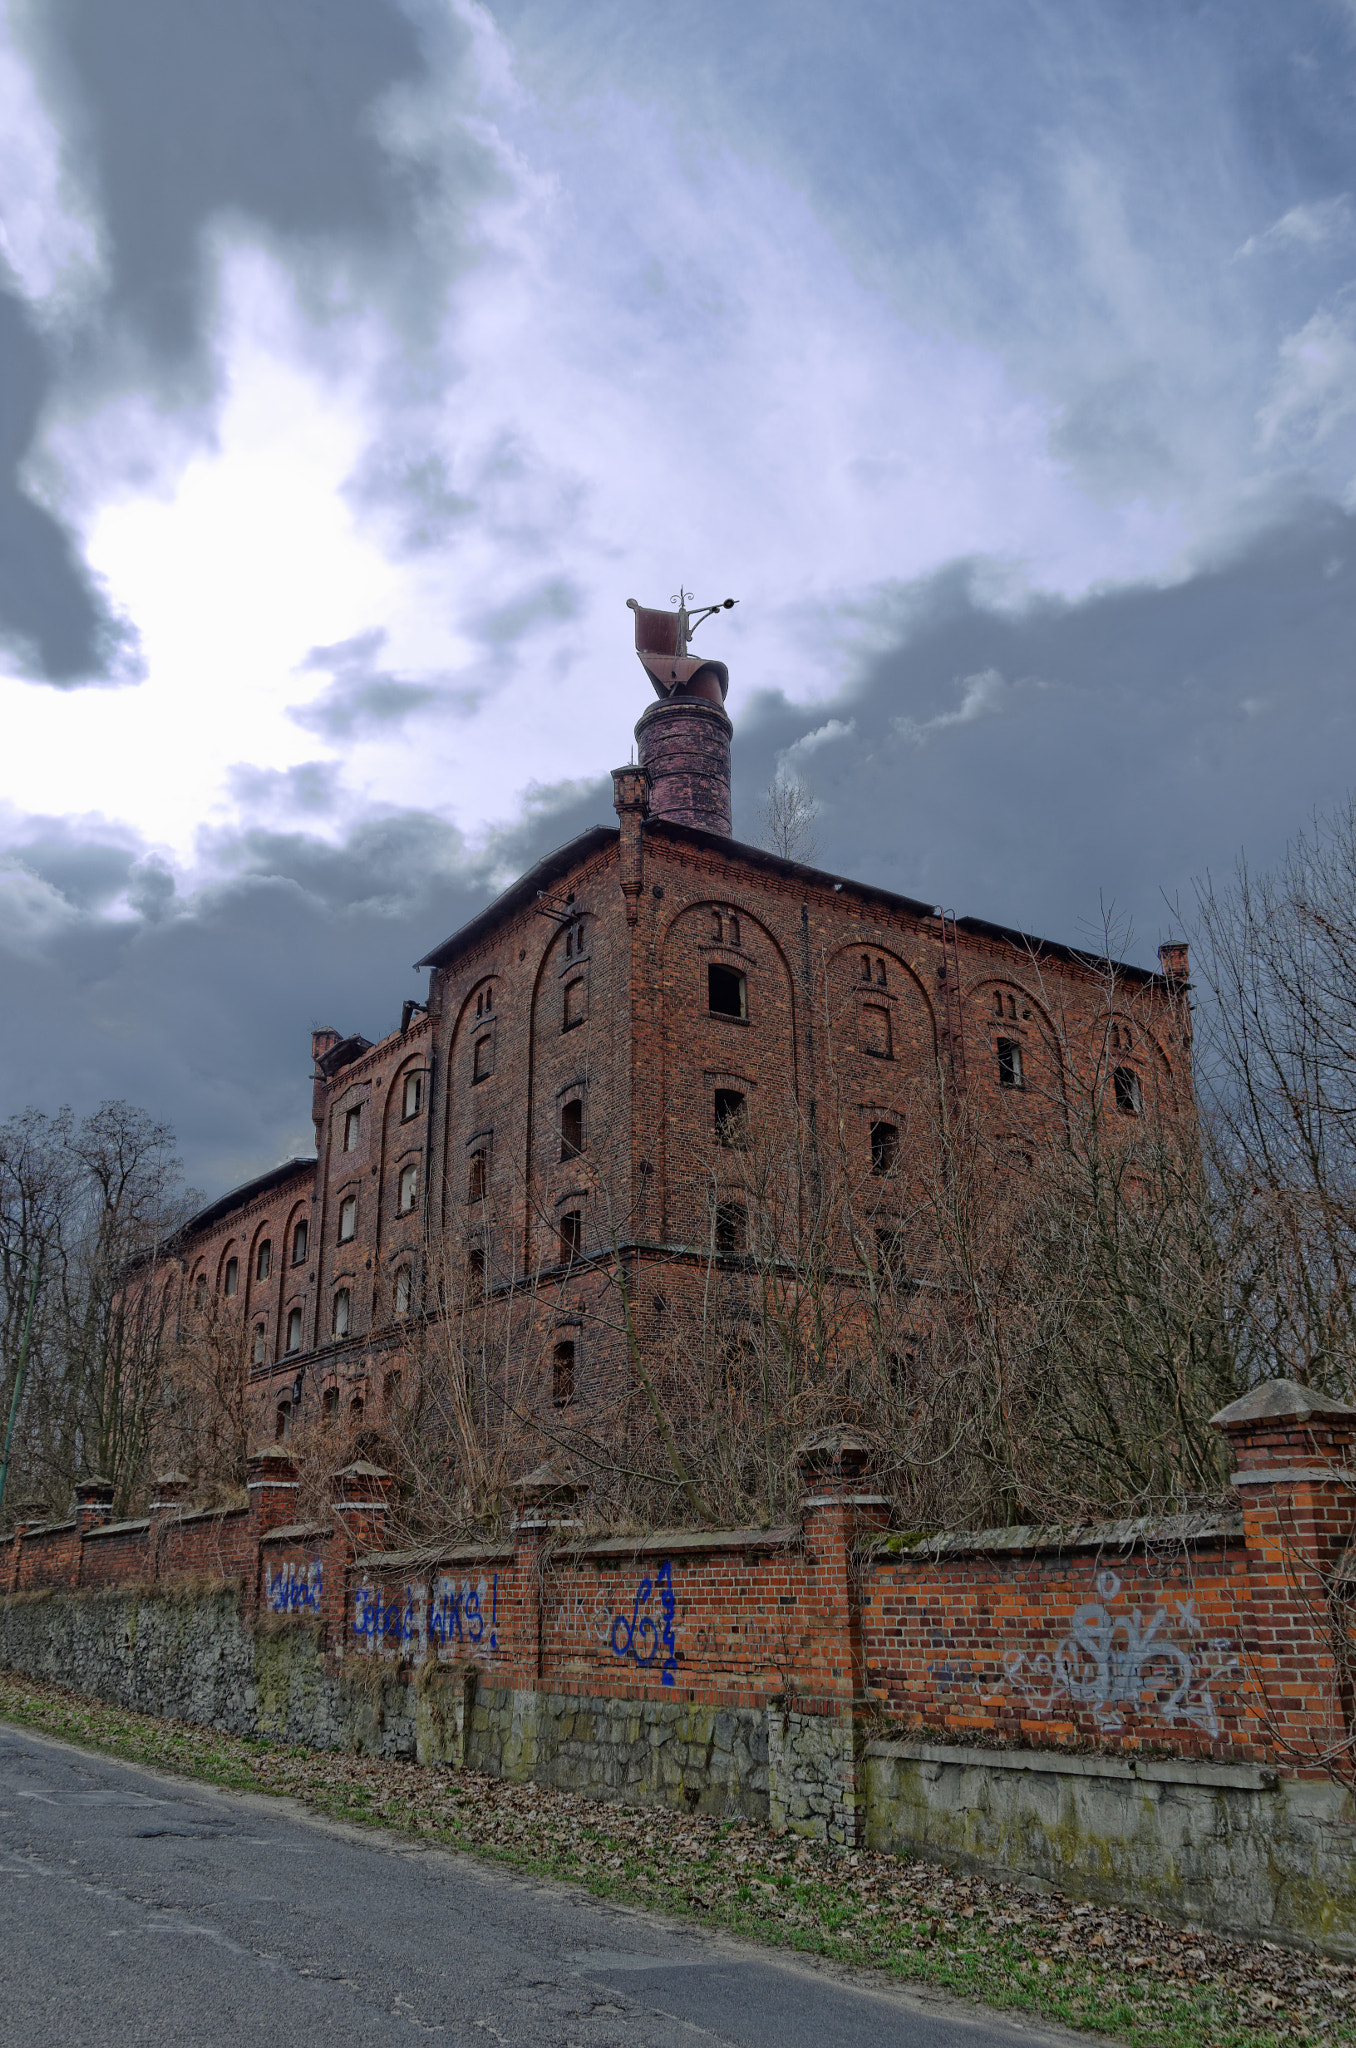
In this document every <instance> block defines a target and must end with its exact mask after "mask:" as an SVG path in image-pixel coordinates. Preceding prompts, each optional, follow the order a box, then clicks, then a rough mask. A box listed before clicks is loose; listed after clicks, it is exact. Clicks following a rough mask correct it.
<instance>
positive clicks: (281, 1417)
mask: <svg viewBox="0 0 1356 2048" xmlns="http://www.w3.org/2000/svg"><path fill="white" fill-rule="evenodd" d="M291 1434H292V1403H291V1402H290V1401H279V1403H278V1415H277V1420H276V1421H275V1423H274V1425H273V1441H274V1443H275V1444H281V1443H286V1441H287V1439H288V1437H289V1436H291Z"/></svg>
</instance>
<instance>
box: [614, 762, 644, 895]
mask: <svg viewBox="0 0 1356 2048" xmlns="http://www.w3.org/2000/svg"><path fill="white" fill-rule="evenodd" d="M612 801H613V804H614V805H615V806H616V811H617V816H618V818H619V819H620V820H621V885H622V895H623V896H624V897H625V899H626V922H627V923H628V924H634V923H635V921H636V919H637V917H638V916H639V915H640V895H641V890H642V889H643V888H644V886H645V848H644V838H643V834H642V831H641V827H642V825H643V824H644V822H645V815H646V813H647V811H648V810H649V808H650V776H649V771H648V769H645V768H638V767H634V766H633V767H630V768H614V769H613V770H612Z"/></svg>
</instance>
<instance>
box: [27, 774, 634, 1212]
mask: <svg viewBox="0 0 1356 2048" xmlns="http://www.w3.org/2000/svg"><path fill="white" fill-rule="evenodd" d="M610 816H611V790H610V787H609V786H606V785H604V784H602V783H600V784H598V785H596V786H593V787H591V788H589V789H587V790H582V791H581V790H570V791H567V792H565V793H564V795H563V797H561V796H552V795H551V794H549V793H539V795H538V797H537V800H536V802H535V803H533V804H530V805H529V807H528V817H527V819H526V821H525V822H524V823H523V824H522V825H521V826H519V827H517V828H516V829H515V830H513V831H510V832H507V833H505V834H502V835H500V836H499V837H497V838H496V839H494V840H493V841H492V842H491V843H490V845H489V846H488V847H486V848H484V849H483V850H482V851H480V852H479V853H478V854H476V855H475V856H474V857H473V856H471V855H470V854H468V852H467V849H466V847H465V846H464V844H463V842H462V840H461V838H460V836H459V834H458V833H457V832H456V831H455V830H454V829H453V828H451V827H450V826H448V825H447V824H445V823H444V822H443V821H442V820H441V819H438V818H436V817H433V816H431V815H429V814H427V813H421V812H412V811H407V812H400V813H395V814H392V815H391V816H389V817H385V818H377V819H371V820H368V821H367V822H365V823H364V824H362V825H361V826H359V827H358V828H356V829H355V830H354V831H353V832H352V833H351V834H350V835H349V836H348V837H347V838H346V839H345V840H343V841H342V842H341V843H339V844H338V845H329V844H326V843H324V842H322V841H321V840H319V839H316V838H314V837H312V836H310V835H308V834H306V833H304V832H297V831H290V832H268V831H265V830H253V831H246V832H242V833H239V834H236V835H234V836H233V837H231V838H230V839H227V838H226V837H225V836H223V837H222V839H221V840H220V841H219V842H218V843H216V844H215V846H214V853H215V855H216V857H217V859H218V861H219V862H220V863H221V865H222V866H224V867H227V868H229V869H231V870H233V872H232V875H231V879H229V880H227V881H225V882H221V883H218V884H216V885H215V886H213V887H211V888H208V889H204V890H202V891H201V892H199V893H198V894H197V895H195V896H191V897H188V898H186V899H185V898H183V897H179V896H176V894H175V890H174V879H173V876H172V875H170V874H169V872H168V870H167V869H165V868H164V867H163V865H162V864H161V863H159V862H158V861H157V860H156V858H155V857H154V855H151V856H149V857H147V858H143V859H141V860H136V859H135V854H134V851H132V852H129V851H128V850H127V849H125V848H122V847H117V846H112V845H109V844H107V843H101V842H100V841H99V840H98V839H97V837H96V836H95V831H94V829H91V834H90V839H89V843H88V845H87V847H86V849H85V855H86V857H85V859H84V861H83V862H82V861H80V860H79V859H78V858H76V851H77V850H76V849H74V848H72V847H66V846H63V845H62V844H61V843H59V842H54V840H53V837H52V835H51V833H50V831H45V830H44V828H43V827H42V826H41V824H40V823H39V824H38V826H37V828H36V829H33V828H30V830H31V843H23V844H20V846H19V847H18V849H17V852H18V857H19V859H20V860H21V861H22V862H23V863H24V866H25V868H26V870H28V871H29V872H31V873H32V874H33V875H42V876H44V877H46V878H47V879H48V880H49V881H50V883H51V885H52V886H51V888H50V889H49V890H48V891H47V892H46V893H45V894H44V895H43V896H42V898H41V900H39V901H37V902H35V903H29V904H27V905H25V906H23V908H24V910H25V913H26V914H25V915H23V916H21V917H19V918H15V919H12V920H11V921H10V922H9V923H8V924H5V923H0V1042H3V1043H4V1045H5V1048H6V1058H5V1063H4V1075H3V1082H2V1083H0V1090H2V1092H0V1116H3V1115H7V1114H9V1113H10V1112H11V1111H12V1110H14V1109H18V1108H21V1107H23V1105H24V1104H25V1103H28V1102H34V1103H38V1104H40V1105H41V1106H42V1107H44V1108H48V1109H50V1108H54V1107H55V1106H56V1105H57V1104H58V1103H60V1102H71V1103H73V1104H74V1105H75V1106H76V1107H77V1109H79V1110H81V1111H83V1110H85V1109H89V1108H93V1107H96V1106H97V1104H98V1103H99V1101H100V1100H101V1099H103V1098H105V1097H109V1096H123V1097H126V1098H128V1099H129V1100H131V1101H134V1102H138V1103H142V1104H144V1105H145V1106H147V1107H148V1108H150V1109H152V1110H153V1111H154V1113H155V1114H156V1116H158V1117H163V1118H165V1119H166V1120H167V1121H168V1122H170V1123H171V1124H172V1125H173V1126H174V1128H175V1129H176V1131H177V1133H178V1137H179V1142H180V1147H181V1150H182V1152H183V1155H184V1158H185V1161H186V1163H187V1166H188V1170H189V1174H190V1177H191V1178H192V1179H193V1180H194V1181H195V1182H197V1183H199V1184H200V1185H202V1186H204V1187H205V1188H206V1189H207V1190H208V1191H209V1193H216V1192H218V1191H219V1190H221V1189H222V1188H225V1187H229V1186H232V1185H234V1184H235V1183H236V1182H238V1181H240V1180H242V1179H244V1178H246V1177H247V1176H248V1175H250V1174H252V1173H255V1172H258V1171H261V1170H262V1169H263V1168H265V1167H267V1166H269V1165H271V1164H273V1163H274V1162H275V1161H276V1160H277V1159H279V1158H280V1157H284V1156H287V1155H288V1154H290V1153H292V1152H294V1151H299V1152H306V1151H308V1150H309V1149H310V1145H311V1128H310V1080H309V1074H310V1033H311V1031H312V1029H313V1028H314V1027H315V1026H316V1025H319V1024H334V1025H335V1026H337V1028H338V1029H340V1030H341V1031H344V1032H348V1031H361V1032H362V1033H364V1034H365V1035H366V1036H367V1037H368V1038H371V1039H377V1038H380V1037H382V1036H384V1035H385V1034H386V1033H387V1032H389V1031H391V1030H393V1029H394V1028H395V1026H396V1024H397V1023H398V1022H399V1018H400V1005H401V1002H402V1001H403V999H404V998H405V997H406V996H419V995H422V994H424V993H425V977H424V975H423V974H421V973H417V972H416V971H415V970H414V969H413V968H412V966H411V962H412V961H414V960H416V959H418V957H419V956H420V955H421V954H422V953H424V952H426V951H427V950H428V949H429V947H430V946H432V945H435V944H437V942H438V941H439V940H440V939H443V938H445V937H446V936H447V935H448V933H449V932H452V931H454V930H455V929H456V928H457V927H458V926H459V925H461V924H463V923H464V922H465V921H466V919H467V918H468V917H470V916H472V915H473V914H474V913H475V912H476V911H477V910H479V909H481V908H482V907H483V905H484V904H485V903H486V902H487V901H488V900H489V899H490V897H491V896H493V895H494V894H495V893H496V892H497V890H498V889H499V888H500V887H501V886H502V883H503V880H504V878H505V877H506V876H507V875H510V874H514V873H517V872H518V871H520V870H521V869H522V868H525V867H528V866H530V865H531V863H532V862H533V861H534V860H536V859H537V858H538V857H539V856H540V855H541V854H542V853H544V852H546V851H548V850H549V849H550V848H551V847H553V846H556V845H559V844H560V843H561V842H562V841H564V840H566V839H569V838H571V837H572V836H573V835H574V834H575V833H576V832H579V831H582V830H583V829H584V827H585V826H587V825H590V824H594V823H596V822H599V821H600V820H606V819H607V818H608V817H610ZM18 837H19V838H20V840H21V841H23V840H24V838H25V835H24V834H22V833H20V834H19V835H18ZM3 879H4V878H3V877H0V881H2V880H3ZM115 885H116V886H115ZM120 892H125V897H126V901H127V903H128V905H129V906H130V907H131V909H132V911H133V912H134V913H135V914H134V915H130V916H128V915H124V916H122V917H120V918H110V917H106V916H99V915H96V914H95V913H94V911H93V909H92V908H91V905H92V904H95V903H96V902H103V901H106V900H108V898H109V896H110V894H116V893H120ZM2 909H3V903H2V902H0V910H2Z"/></svg>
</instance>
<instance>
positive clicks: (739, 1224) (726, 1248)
mask: <svg viewBox="0 0 1356 2048" xmlns="http://www.w3.org/2000/svg"><path fill="white" fill-rule="evenodd" d="M745 1234H746V1226H745V1217H744V1210H743V1208H742V1206H741V1204H740V1203H738V1202H717V1204H716V1250H717V1251H718V1252H742V1251H743V1249H744V1244H745Z"/></svg>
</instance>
